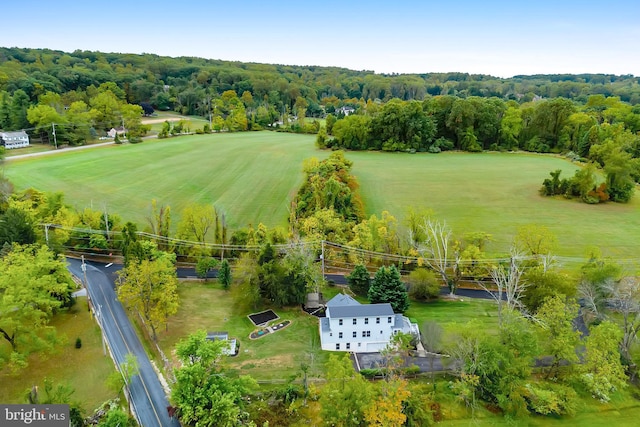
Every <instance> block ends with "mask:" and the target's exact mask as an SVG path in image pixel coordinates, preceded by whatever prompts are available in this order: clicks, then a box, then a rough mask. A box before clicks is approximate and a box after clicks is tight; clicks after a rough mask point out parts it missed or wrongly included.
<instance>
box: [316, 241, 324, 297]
mask: <svg viewBox="0 0 640 427" xmlns="http://www.w3.org/2000/svg"><path fill="white" fill-rule="evenodd" d="M321 245H322V252H321V253H320V260H321V261H322V280H324V240H322V241H321ZM316 292H320V291H319V290H318V289H316Z"/></svg>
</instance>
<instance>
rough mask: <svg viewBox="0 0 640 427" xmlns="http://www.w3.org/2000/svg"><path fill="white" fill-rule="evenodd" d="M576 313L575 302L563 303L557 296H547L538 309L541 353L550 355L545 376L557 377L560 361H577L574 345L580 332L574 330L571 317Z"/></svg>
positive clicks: (571, 363) (570, 362) (578, 339)
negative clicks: (549, 362)
mask: <svg viewBox="0 0 640 427" xmlns="http://www.w3.org/2000/svg"><path fill="white" fill-rule="evenodd" d="M577 315H578V305H577V304H576V303H575V302H568V303H565V302H564V301H563V300H562V299H561V298H560V297H559V296H553V297H551V298H548V299H547V300H546V301H545V302H544V303H543V304H542V306H541V307H540V308H539V309H538V312H537V315H536V317H537V319H538V321H539V326H538V331H539V335H540V347H541V350H542V354H543V355H545V356H550V357H551V364H550V366H549V368H548V369H547V374H546V377H547V378H551V377H557V376H558V374H559V371H560V364H561V362H563V361H564V362H566V363H568V364H569V366H571V365H573V364H574V363H577V362H578V356H577V354H576V346H577V345H578V343H579V341H580V332H579V331H576V330H574V328H573V319H575V318H576V316H577Z"/></svg>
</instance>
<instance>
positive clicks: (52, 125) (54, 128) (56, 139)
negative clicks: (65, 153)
mask: <svg viewBox="0 0 640 427" xmlns="http://www.w3.org/2000/svg"><path fill="white" fill-rule="evenodd" d="M51 127H52V128H53V143H54V144H55V147H56V150H57V149H58V138H57V137H56V124H55V123H51Z"/></svg>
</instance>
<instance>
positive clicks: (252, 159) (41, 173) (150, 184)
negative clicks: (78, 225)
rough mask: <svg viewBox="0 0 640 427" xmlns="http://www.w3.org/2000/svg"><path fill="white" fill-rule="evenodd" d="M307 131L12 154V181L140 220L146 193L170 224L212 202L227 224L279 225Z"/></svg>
mask: <svg viewBox="0 0 640 427" xmlns="http://www.w3.org/2000/svg"><path fill="white" fill-rule="evenodd" d="M313 141H314V137H313V136H300V135H293V134H286V133H275V132H259V133H247V132H245V133H235V134H212V135H192V136H183V137H178V138H169V139H161V140H153V139H151V140H146V141H145V142H143V143H141V144H137V145H128V144H124V145H113V146H107V147H100V148H95V149H91V150H83V151H78V152H68V153H64V154H60V155H55V156H48V157H46V158H45V157H41V158H31V159H23V160H13V161H10V162H9V163H7V166H6V174H7V176H8V178H9V179H10V180H11V181H12V182H13V183H14V185H15V186H16V188H18V189H25V188H28V187H34V188H37V189H40V190H44V191H62V192H63V193H64V194H65V197H66V200H67V202H68V203H69V204H71V205H73V206H75V207H76V208H78V209H83V208H85V207H91V206H93V208H94V209H100V210H103V209H104V207H105V205H106V207H107V209H108V210H109V212H113V213H118V214H119V215H120V216H121V217H122V218H123V220H125V221H134V222H136V223H138V224H140V225H141V226H144V225H146V223H147V218H148V217H149V216H150V211H151V200H152V199H156V200H157V201H158V203H159V204H165V205H169V206H171V211H172V219H173V225H174V227H175V224H177V222H178V220H179V215H180V212H181V211H182V209H184V207H185V206H187V205H188V204H189V203H193V202H196V203H202V204H205V203H212V204H214V205H215V206H216V207H218V208H220V209H222V210H223V211H224V212H225V213H226V218H227V223H228V225H229V227H230V228H231V229H234V228H238V227H241V226H246V225H248V224H253V225H254V226H255V225H257V224H258V223H259V222H263V223H264V224H266V225H268V226H270V227H272V226H278V225H279V226H285V225H286V223H287V218H288V214H287V209H288V207H289V203H290V200H291V197H292V196H293V195H294V194H295V192H296V189H297V188H298V187H299V186H300V184H301V183H302V178H303V174H302V162H303V160H304V159H306V158H308V157H310V156H313V155H315V156H319V157H326V156H328V154H329V153H328V152H327V153H323V152H319V151H316V150H315V148H314V142H313Z"/></svg>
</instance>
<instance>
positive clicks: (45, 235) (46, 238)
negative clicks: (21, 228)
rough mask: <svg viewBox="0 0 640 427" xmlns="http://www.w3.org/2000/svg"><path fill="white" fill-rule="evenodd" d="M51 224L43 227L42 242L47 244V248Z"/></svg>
mask: <svg viewBox="0 0 640 427" xmlns="http://www.w3.org/2000/svg"><path fill="white" fill-rule="evenodd" d="M50 225H51V224H45V225H44V240H45V241H46V242H47V246H49V226H50Z"/></svg>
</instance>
